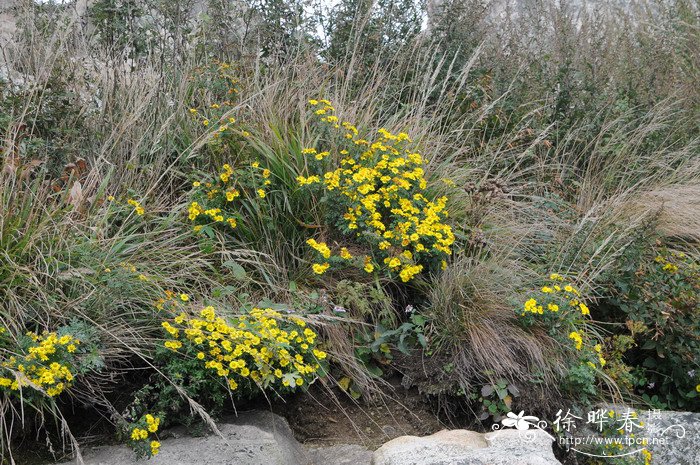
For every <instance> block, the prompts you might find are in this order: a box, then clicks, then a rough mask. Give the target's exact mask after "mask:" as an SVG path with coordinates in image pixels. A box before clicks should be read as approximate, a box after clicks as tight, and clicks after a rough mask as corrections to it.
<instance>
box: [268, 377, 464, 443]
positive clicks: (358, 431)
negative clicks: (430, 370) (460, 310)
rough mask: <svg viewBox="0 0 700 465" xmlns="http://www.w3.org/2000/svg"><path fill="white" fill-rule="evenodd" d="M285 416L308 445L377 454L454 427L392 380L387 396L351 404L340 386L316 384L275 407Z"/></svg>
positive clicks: (275, 410) (408, 390)
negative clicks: (406, 439)
mask: <svg viewBox="0 0 700 465" xmlns="http://www.w3.org/2000/svg"><path fill="white" fill-rule="evenodd" d="M272 411H273V412H275V413H277V414H279V415H281V416H283V417H285V418H286V419H287V421H288V422H289V424H290V426H291V427H292V430H293V431H294V434H295V436H296V439H297V440H298V441H300V442H301V443H304V444H311V445H313V444H318V445H331V444H361V445H363V446H365V447H367V448H370V449H376V448H377V447H379V446H381V445H382V444H383V443H385V442H386V441H389V440H391V439H393V438H396V437H399V436H405V435H412V436H425V435H429V434H433V433H435V432H437V431H440V430H442V429H445V428H449V427H454V426H451V425H448V424H446V423H445V422H443V421H442V420H441V419H440V418H438V416H437V415H436V414H435V413H434V412H435V410H434V405H431V404H429V403H428V402H426V400H425V397H424V396H422V395H421V394H419V392H418V390H417V389H415V388H411V389H405V388H404V387H402V386H401V383H400V378H393V379H391V380H389V385H388V386H387V390H386V392H385V395H384V396H382V397H381V399H378V400H375V401H371V402H370V401H366V400H364V399H362V398H360V399H358V400H354V399H352V397H350V396H349V395H348V394H347V393H345V392H344V391H342V390H341V389H339V388H337V387H333V388H331V387H329V386H328V385H324V384H322V383H316V384H314V386H312V387H311V389H309V391H308V392H306V393H303V394H299V395H297V396H294V397H292V398H290V399H287V401H286V402H285V403H277V404H276V405H273V406H272Z"/></svg>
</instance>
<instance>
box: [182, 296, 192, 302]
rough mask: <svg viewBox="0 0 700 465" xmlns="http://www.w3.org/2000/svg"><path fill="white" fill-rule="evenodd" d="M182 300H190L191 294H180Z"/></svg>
mask: <svg viewBox="0 0 700 465" xmlns="http://www.w3.org/2000/svg"><path fill="white" fill-rule="evenodd" d="M180 300H182V301H183V302H187V301H188V300H190V296H189V295H187V294H180Z"/></svg>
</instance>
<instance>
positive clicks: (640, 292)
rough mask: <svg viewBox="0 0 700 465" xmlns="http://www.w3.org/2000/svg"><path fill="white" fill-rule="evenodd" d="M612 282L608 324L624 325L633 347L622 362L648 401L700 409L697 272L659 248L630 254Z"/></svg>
mask: <svg viewBox="0 0 700 465" xmlns="http://www.w3.org/2000/svg"><path fill="white" fill-rule="evenodd" d="M620 265H621V272H620V273H619V274H616V275H614V276H613V278H612V283H611V286H612V293H613V295H614V297H613V298H612V299H611V303H612V304H614V305H615V308H612V309H610V312H609V314H608V315H607V317H608V318H610V319H613V318H614V319H617V320H618V321H619V320H621V319H624V320H626V321H627V322H628V323H627V325H626V328H627V330H628V331H629V333H630V335H631V336H632V337H633V338H634V339H635V340H636V341H637V347H634V348H629V350H628V351H626V353H625V357H624V360H625V363H626V364H627V365H628V366H630V367H632V370H634V371H635V372H636V375H637V377H638V378H639V382H637V383H636V384H637V385H638V392H639V393H640V394H642V395H643V396H644V398H645V399H647V401H652V400H654V401H655V402H657V404H658V403H661V404H665V405H667V406H669V407H672V408H682V409H697V408H698V406H700V330H699V329H698V325H697V322H698V319H700V267H699V266H698V263H697V261H696V260H695V259H693V257H691V256H689V255H687V254H685V253H683V252H679V251H674V250H672V249H669V248H668V247H665V246H663V245H660V244H657V246H656V247H652V248H649V249H644V248H641V246H640V248H639V249H637V250H634V249H633V250H631V252H630V253H629V254H628V255H627V256H626V259H625V260H624V261H622V262H621V264H620Z"/></svg>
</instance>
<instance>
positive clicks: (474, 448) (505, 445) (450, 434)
mask: <svg viewBox="0 0 700 465" xmlns="http://www.w3.org/2000/svg"><path fill="white" fill-rule="evenodd" d="M513 464H518V465H560V462H559V461H558V460H557V459H556V458H555V457H554V452H553V451H552V438H551V437H550V436H548V435H547V434H546V433H544V432H543V431H539V430H531V431H523V432H521V431H518V430H511V429H506V430H500V431H494V432H491V433H486V434H481V433H475V432H473V431H467V430H452V431H448V430H443V431H440V432H439V433H435V434H433V435H431V436H426V437H422V438H419V437H415V436H402V437H400V438H396V439H394V440H391V441H389V442H387V443H386V444H384V445H383V446H382V447H380V448H379V449H377V450H376V451H375V452H374V455H373V456H372V465H513Z"/></svg>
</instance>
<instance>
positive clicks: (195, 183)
mask: <svg viewBox="0 0 700 465" xmlns="http://www.w3.org/2000/svg"><path fill="white" fill-rule="evenodd" d="M201 185H202V183H201V182H199V181H195V182H193V183H192V186H193V187H199V186H201Z"/></svg>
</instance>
